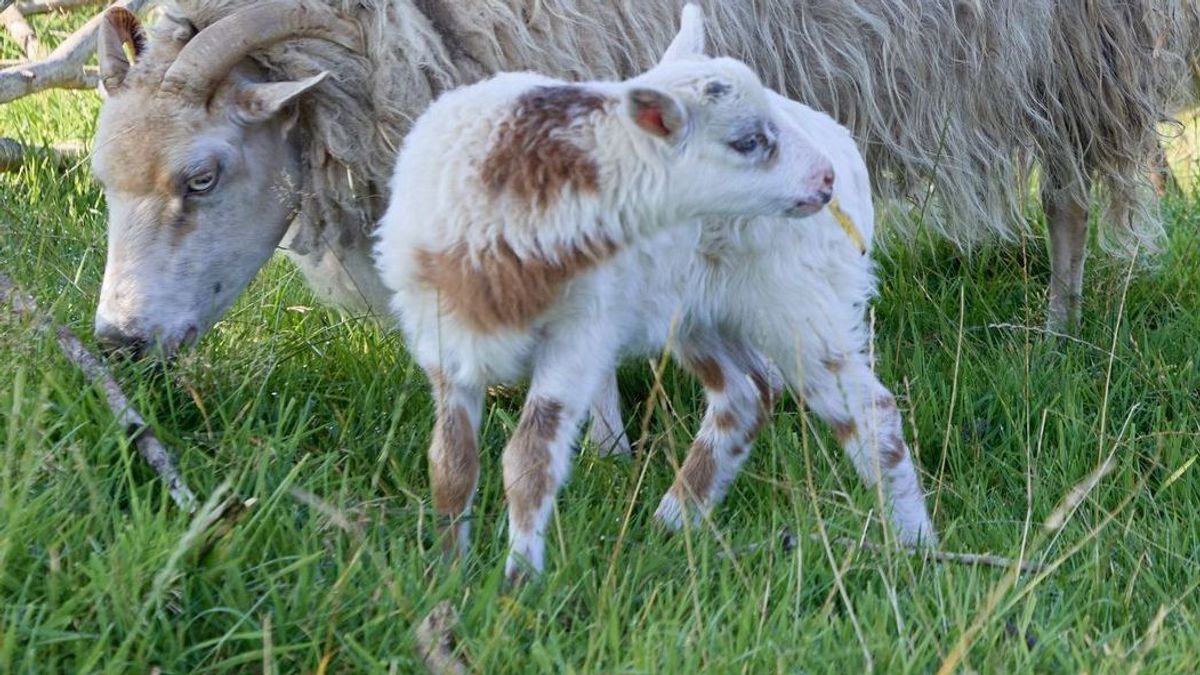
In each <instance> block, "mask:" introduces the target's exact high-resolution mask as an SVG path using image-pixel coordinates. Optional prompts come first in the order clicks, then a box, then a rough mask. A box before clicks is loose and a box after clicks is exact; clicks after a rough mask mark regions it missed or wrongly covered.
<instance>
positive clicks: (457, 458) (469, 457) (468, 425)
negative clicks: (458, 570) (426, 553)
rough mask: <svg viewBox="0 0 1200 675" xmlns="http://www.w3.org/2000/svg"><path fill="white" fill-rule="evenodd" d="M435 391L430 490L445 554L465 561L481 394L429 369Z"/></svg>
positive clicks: (476, 477) (476, 474)
mask: <svg viewBox="0 0 1200 675" xmlns="http://www.w3.org/2000/svg"><path fill="white" fill-rule="evenodd" d="M425 372H426V373H428V375H429V381H430V383H431V384H432V385H433V399H434V405H435V414H436V420H435V421H434V425H433V437H432V438H431V439H430V443H429V484H430V486H431V488H432V490H433V509H434V512H435V513H437V517H438V520H439V526H438V529H439V532H440V536H441V544H442V553H443V555H444V556H446V557H447V558H452V557H454V556H455V555H463V554H465V553H466V552H467V548H468V546H469V542H470V523H469V521H468V518H469V516H470V513H471V503H472V501H474V499H475V488H476V485H477V483H478V482H479V449H478V445H477V439H478V436H479V422H480V415H481V412H482V407H483V388H482V387H479V386H473V385H469V384H465V383H461V382H454V381H452V380H449V379H447V378H446V377H445V376H444V375H443V374H442V371H441V370H440V369H439V368H436V367H432V368H426V369H425Z"/></svg>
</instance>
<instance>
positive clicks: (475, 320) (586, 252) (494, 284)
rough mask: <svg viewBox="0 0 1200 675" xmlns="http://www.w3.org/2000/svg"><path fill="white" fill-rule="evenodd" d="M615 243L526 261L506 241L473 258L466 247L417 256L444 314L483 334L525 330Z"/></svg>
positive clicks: (595, 244)
mask: <svg viewBox="0 0 1200 675" xmlns="http://www.w3.org/2000/svg"><path fill="white" fill-rule="evenodd" d="M618 250H620V246H619V245H618V244H617V243H616V242H613V241H610V240H607V239H605V240H601V241H597V242H585V243H584V244H583V245H582V246H579V247H574V248H566V249H560V250H558V251H555V254H554V256H553V259H550V258H549V257H545V256H543V255H539V254H534V255H527V256H526V257H524V258H522V257H521V256H519V255H518V254H517V252H516V251H514V250H513V248H512V246H510V245H509V244H508V242H507V241H505V240H504V239H499V240H497V241H496V242H494V243H492V244H491V245H489V246H488V247H487V248H485V249H484V250H482V251H479V252H478V253H475V254H474V255H472V253H471V251H470V250H469V248H468V247H467V245H466V243H459V244H457V245H455V246H452V247H451V248H449V249H446V250H443V251H425V250H422V251H417V265H418V267H419V269H420V273H419V274H420V278H421V281H422V282H423V283H426V284H428V285H429V286H431V287H432V288H434V289H436V290H438V291H439V293H440V301H441V304H442V309H443V311H445V312H446V313H448V314H453V315H455V316H458V317H459V318H461V319H462V320H463V321H465V322H466V323H467V324H468V325H469V326H471V327H472V328H474V329H475V330H478V331H480V332H492V331H495V330H497V329H502V328H522V327H524V326H526V325H528V324H529V323H530V322H531V321H532V320H533V319H535V318H537V317H538V316H540V315H541V314H542V313H543V312H545V311H546V310H548V309H549V308H550V306H551V305H553V304H554V302H555V301H556V300H558V297H559V295H560V294H561V292H562V288H563V286H564V285H565V284H566V283H567V282H568V281H570V280H571V279H572V278H574V277H576V276H578V275H579V274H581V273H583V272H585V271H587V270H589V269H591V268H592V267H594V266H596V265H597V264H598V263H600V262H601V261H603V260H605V259H607V258H610V257H612V256H613V255H615V254H616V252H617V251H618Z"/></svg>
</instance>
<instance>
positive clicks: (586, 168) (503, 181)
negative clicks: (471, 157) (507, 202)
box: [480, 86, 611, 209]
mask: <svg viewBox="0 0 1200 675" xmlns="http://www.w3.org/2000/svg"><path fill="white" fill-rule="evenodd" d="M610 102H611V101H610V99H608V98H605V97H604V96H601V95H600V94H598V93H596V92H593V91H588V90H587V89H584V88H583V87H577V86H552V87H537V88H535V89H532V90H530V91H529V92H527V93H525V94H523V95H522V96H521V97H520V98H518V99H517V103H516V107H515V108H514V109H513V111H512V113H511V114H510V115H509V117H508V118H506V119H505V120H504V121H503V122H501V123H500V127H499V132H498V133H497V136H496V142H495V143H494V144H493V145H492V147H491V149H490V150H489V152H488V155H487V157H486V158H484V160H483V164H482V166H481V168H480V178H481V179H482V180H483V183H484V185H486V186H487V187H488V189H489V190H491V192H492V194H493V195H500V194H504V193H507V194H511V195H513V196H514V197H516V198H517V199H520V200H523V201H532V202H534V203H536V205H537V206H539V207H540V208H543V209H545V208H548V207H549V206H551V205H552V204H553V203H554V201H555V200H556V199H557V198H558V197H559V196H560V194H561V193H562V192H563V190H564V188H567V187H569V188H571V189H572V190H574V191H576V192H593V193H594V192H596V190H597V189H598V186H599V167H597V165H596V162H595V161H594V160H593V159H592V158H591V157H589V156H588V154H587V152H585V151H584V150H583V149H582V148H580V147H579V145H577V144H575V143H574V142H572V141H571V140H570V138H569V134H570V132H571V128H572V127H573V126H575V125H577V124H578V122H579V120H581V119H582V118H585V117H587V116H589V115H592V114H594V113H597V112H599V111H602V110H604V109H605V108H606V107H607V106H608V105H609V103H610Z"/></svg>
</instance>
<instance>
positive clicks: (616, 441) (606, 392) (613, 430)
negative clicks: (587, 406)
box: [588, 369, 631, 457]
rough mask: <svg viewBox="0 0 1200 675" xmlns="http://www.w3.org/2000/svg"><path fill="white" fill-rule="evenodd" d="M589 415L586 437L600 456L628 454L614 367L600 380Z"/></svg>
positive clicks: (627, 441) (619, 393)
mask: <svg viewBox="0 0 1200 675" xmlns="http://www.w3.org/2000/svg"><path fill="white" fill-rule="evenodd" d="M591 417H592V423H591V425H590V426H589V427H588V438H589V439H590V440H591V441H592V443H593V444H594V445H595V446H596V448H597V449H598V450H599V452H600V456H601V457H607V456H609V455H628V454H629V453H630V452H631V450H630V448H629V437H628V436H626V435H625V423H624V422H623V421H622V420H621V392H620V390H619V389H618V388H617V371H616V370H615V369H613V370H611V371H610V372H609V373H608V375H607V376H605V377H604V379H603V380H601V382H600V388H599V389H597V390H596V395H595V396H594V397H593V399H592V408H591Z"/></svg>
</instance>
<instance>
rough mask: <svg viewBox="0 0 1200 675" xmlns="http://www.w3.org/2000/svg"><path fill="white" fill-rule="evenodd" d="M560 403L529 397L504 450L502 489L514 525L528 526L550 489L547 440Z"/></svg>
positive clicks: (553, 429) (555, 428)
mask: <svg viewBox="0 0 1200 675" xmlns="http://www.w3.org/2000/svg"><path fill="white" fill-rule="evenodd" d="M561 419H562V403H560V402H558V401H554V400H550V399H540V398H535V399H531V400H530V401H529V402H527V403H526V404H525V410H524V411H522V413H521V421H520V422H518V423H517V431H516V433H514V434H513V437H512V440H510V441H509V443H508V447H507V448H506V449H505V451H504V490H505V493H506V494H507V496H508V508H509V511H510V512H511V513H512V517H513V522H514V523H515V524H516V525H517V527H519V528H521V529H523V530H528V529H531V528H532V527H533V525H534V516H535V515H536V514H537V510H538V508H539V507H540V506H541V505H542V501H543V500H545V498H546V496H547V495H549V494H550V492H551V491H552V490H553V485H552V476H551V474H550V461H551V456H550V448H549V447H548V446H549V445H550V443H551V442H552V441H553V440H554V437H555V435H556V434H557V433H558V427H559V423H560V422H561Z"/></svg>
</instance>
